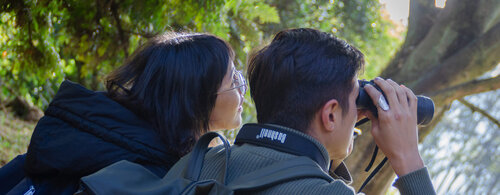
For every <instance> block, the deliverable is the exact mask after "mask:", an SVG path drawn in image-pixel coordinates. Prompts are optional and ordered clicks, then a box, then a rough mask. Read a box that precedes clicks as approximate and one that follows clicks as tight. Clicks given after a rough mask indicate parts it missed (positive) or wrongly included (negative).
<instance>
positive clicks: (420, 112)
mask: <svg viewBox="0 0 500 195" xmlns="http://www.w3.org/2000/svg"><path fill="white" fill-rule="evenodd" d="M358 82H359V95H358V98H357V99H356V106H357V108H358V109H367V110H370V112H372V113H373V115H375V116H377V117H378V112H377V107H376V106H375V104H374V103H373V101H372V99H371V98H370V95H368V93H367V92H366V91H365V89H364V88H363V87H364V86H365V85H366V84H371V85H372V86H374V87H375V88H376V89H377V90H378V91H380V92H381V93H382V95H383V96H384V97H385V98H386V99H387V97H386V96H385V94H384V92H383V91H382V89H380V87H379V86H377V85H376V84H375V82H373V80H372V81H363V80H359V81H358ZM417 99H418V102H417V124H419V125H426V124H428V123H430V122H431V121H432V117H434V102H433V101H432V99H431V98H429V97H426V96H422V95H417ZM387 103H388V104H389V102H387ZM389 106H390V105H389Z"/></svg>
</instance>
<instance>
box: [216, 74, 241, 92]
mask: <svg viewBox="0 0 500 195" xmlns="http://www.w3.org/2000/svg"><path fill="white" fill-rule="evenodd" d="M231 86H233V87H231V88H230V89H225V90H223V91H219V92H217V94H220V93H224V92H226V91H231V90H233V89H238V91H239V92H240V93H241V94H245V93H246V92H247V82H246V80H245V77H243V74H242V73H241V71H238V70H235V71H234V74H233V83H232V84H231Z"/></svg>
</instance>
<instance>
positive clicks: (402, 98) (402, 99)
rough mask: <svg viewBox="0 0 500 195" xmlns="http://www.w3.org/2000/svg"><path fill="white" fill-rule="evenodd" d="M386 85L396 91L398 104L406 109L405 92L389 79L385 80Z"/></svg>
mask: <svg viewBox="0 0 500 195" xmlns="http://www.w3.org/2000/svg"><path fill="white" fill-rule="evenodd" d="M387 83H389V84H390V85H391V86H392V87H393V88H394V90H395V91H396V95H397V96H398V101H399V103H400V104H401V105H402V106H403V107H404V108H405V109H408V98H407V97H406V96H407V95H406V90H404V89H403V88H402V87H401V86H399V84H397V83H396V82H394V81H393V80H391V79H387Z"/></svg>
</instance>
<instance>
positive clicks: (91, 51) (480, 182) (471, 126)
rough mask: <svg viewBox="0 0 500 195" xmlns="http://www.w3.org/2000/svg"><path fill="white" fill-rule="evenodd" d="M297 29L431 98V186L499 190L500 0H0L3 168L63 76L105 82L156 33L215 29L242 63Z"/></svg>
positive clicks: (380, 183)
mask: <svg viewBox="0 0 500 195" xmlns="http://www.w3.org/2000/svg"><path fill="white" fill-rule="evenodd" d="M294 27H310V28H315V29H320V30H321V31H324V32H330V33H332V34H334V35H336V36H338V37H340V38H342V39H344V40H347V41H348V42H349V43H350V44H352V45H354V46H356V47H358V48H359V49H360V50H361V51H362V52H363V53H364V54H365V56H366V61H367V64H366V68H365V71H364V72H363V75H361V78H366V79H372V78H374V77H376V76H381V77H384V78H391V79H393V80H395V81H397V82H399V83H403V84H405V85H406V86H408V87H410V88H412V89H413V90H414V92H415V93H416V94H423V95H427V96H429V97H431V98H432V99H433V100H434V101H435V104H436V110H435V115H434V120H433V121H432V122H431V124H429V125H427V126H424V127H420V128H419V130H420V131H419V136H420V140H419V141H420V142H421V144H420V150H421V154H422V156H423V159H424V161H425V163H426V165H427V167H428V168H429V171H430V173H431V177H432V181H433V184H434V186H435V188H436V190H437V192H438V194H500V185H498V183H499V179H500V164H499V162H500V152H499V149H500V136H499V134H500V132H499V131H500V122H499V118H500V103H499V102H498V101H497V99H498V98H500V90H498V89H499V88H500V78H499V75H500V65H499V63H500V1H498V0H448V1H445V0H411V1H409V0H205V1H203V0H143V1H135V0H121V1H120V0H95V1H80V0H52V1H47V0H1V1H0V53H1V57H0V166H2V165H4V164H5V163H7V162H8V161H9V160H11V159H12V158H14V157H15V156H16V155H18V154H22V153H24V152H26V149H27V145H28V144H29V139H30V136H31V133H32V130H33V128H34V126H35V125H36V122H37V120H38V119H39V118H40V117H42V116H43V110H44V109H45V108H46V107H47V106H48V104H49V102H50V101H51V99H52V98H53V96H54V94H55V93H56V92H57V90H58V87H59V84H60V83H61V82H62V81H63V80H64V79H69V80H71V81H75V82H78V83H80V84H82V85H84V86H85V87H87V88H89V89H92V90H104V85H103V82H102V79H103V77H104V76H105V75H106V74H107V73H108V72H110V70H113V69H114V68H116V67H118V66H120V65H121V64H122V63H123V62H124V60H125V59H126V58H127V57H128V56H129V55H131V53H132V52H133V51H134V50H135V49H136V48H137V47H138V46H139V45H140V44H141V43H144V42H145V41H146V40H147V39H148V38H150V37H152V36H154V35H156V34H161V33H163V32H167V31H187V32H209V33H212V34H214V35H217V36H219V37H221V38H223V39H225V40H227V41H229V43H230V44H231V45H232V47H233V48H234V49H235V50H236V53H237V59H236V62H235V64H236V66H237V68H238V69H241V70H245V68H246V67H245V63H246V59H247V55H248V54H249V53H251V52H252V51H254V50H256V49H258V48H259V47H260V46H262V45H264V44H266V43H268V42H269V41H270V39H271V38H272V36H273V34H275V33H276V32H278V31H280V30H282V29H287V28H294ZM244 105H245V109H244V113H243V117H244V122H255V121H256V117H255V109H254V107H253V103H252V101H251V99H250V97H249V94H248V93H247V94H246V101H245V103H244ZM368 126H369V123H368V124H366V125H364V126H362V129H363V130H364V133H363V134H362V135H361V136H359V137H358V138H357V139H356V141H355V150H354V153H353V154H352V155H351V156H350V157H349V158H348V159H347V164H348V166H349V168H350V170H351V173H352V175H353V178H354V183H353V184H352V185H353V187H354V188H355V189H358V188H359V186H361V184H362V182H363V181H364V179H365V178H366V177H367V176H368V174H369V173H367V172H365V171H364V169H365V167H366V166H367V164H368V161H369V160H370V158H371V155H372V152H373V148H374V146H375V144H374V142H373V139H372V138H371V135H370V133H369V131H367V127H368ZM224 133H225V134H226V136H227V137H228V138H231V139H234V135H235V133H237V129H236V130H227V131H225V132H224ZM382 158H383V155H382V154H379V155H378V158H377V161H376V162H375V163H376V164H377V163H378V162H379V161H381V159H382ZM394 178H395V175H394V172H393V171H392V169H391V168H390V166H388V165H386V166H384V168H382V170H381V172H380V173H378V174H377V175H376V176H375V178H374V179H373V180H372V181H371V182H370V184H369V185H368V186H367V187H366V188H365V189H364V190H363V192H365V193H366V194H369V195H370V194H398V191H397V190H396V189H395V188H393V187H391V184H392V182H393V181H394Z"/></svg>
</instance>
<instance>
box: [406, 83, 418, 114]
mask: <svg viewBox="0 0 500 195" xmlns="http://www.w3.org/2000/svg"><path fill="white" fill-rule="evenodd" d="M403 89H404V90H405V92H406V96H407V97H408V105H409V106H410V109H411V110H413V111H416V110H417V106H418V99H417V96H416V95H415V94H414V93H413V91H412V90H411V89H410V88H408V87H405V86H403Z"/></svg>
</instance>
